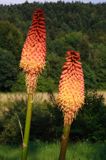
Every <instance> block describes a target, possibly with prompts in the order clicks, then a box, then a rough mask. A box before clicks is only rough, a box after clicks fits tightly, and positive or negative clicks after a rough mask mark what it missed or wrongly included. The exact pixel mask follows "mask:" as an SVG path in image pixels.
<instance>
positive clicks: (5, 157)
mask: <svg viewBox="0 0 106 160" xmlns="http://www.w3.org/2000/svg"><path fill="white" fill-rule="evenodd" d="M105 153H106V143H94V144H92V143H88V142H77V143H75V144H69V146H68V151H67V157H66V160H106V154H105ZM58 154H59V143H58V142H57V143H43V142H41V141H37V142H34V143H32V144H30V151H29V157H28V160H57V159H58ZM20 157H21V147H20V149H19V147H16V146H10V145H0V160H19V159H20Z"/></svg>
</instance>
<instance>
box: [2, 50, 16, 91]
mask: <svg viewBox="0 0 106 160" xmlns="http://www.w3.org/2000/svg"><path fill="white" fill-rule="evenodd" d="M17 72H18V69H17V62H16V59H15V56H14V55H13V54H12V53H11V52H10V51H7V50H4V49H1V48H0V90H1V91H7V90H10V88H11V87H12V85H13V83H14V81H15V80H16V75H17Z"/></svg>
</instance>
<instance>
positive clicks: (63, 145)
mask: <svg viewBox="0 0 106 160" xmlns="http://www.w3.org/2000/svg"><path fill="white" fill-rule="evenodd" d="M70 126H71V125H70V124H67V125H65V126H64V129H63V135H62V139H61V148H60V155H59V160H65V155H66V151H67V145H68V139H69V134H70Z"/></svg>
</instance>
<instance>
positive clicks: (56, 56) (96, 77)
mask: <svg viewBox="0 0 106 160" xmlns="http://www.w3.org/2000/svg"><path fill="white" fill-rule="evenodd" d="M39 7H42V8H44V10H45V17H46V28H47V51H48V53H47V66H46V68H45V71H44V72H43V75H42V77H40V79H39V81H38V84H39V87H38V90H39V91H49V90H54V91H56V90H57V86H58V81H59V78H60V73H61V67H62V64H63V62H64V55H65V52H66V50H67V49H69V48H71V49H74V50H76V51H79V52H80V53H81V61H82V64H84V65H83V68H84V73H85V83H86V87H87V88H89V89H90V88H91V89H92V88H93V89H95V88H98V89H106V71H105V68H106V66H105V64H106V63H105V61H106V54H105V53H106V47H105V43H106V27H105V24H106V18H105V10H106V4H105V3H103V4H92V3H88V4H83V3H80V2H76V3H64V2H60V1H59V2H57V3H53V2H52V3H48V2H46V3H44V4H43V3H37V2H34V3H31V4H30V3H28V2H25V3H23V4H19V5H10V6H2V5H0V35H1V36H0V47H1V48H2V49H3V50H4V49H6V50H7V51H9V52H11V53H12V54H13V55H14V56H15V58H16V62H17V64H19V59H20V53H21V48H22V46H23V37H24V39H25V37H26V34H27V31H28V27H29V26H30V24H31V15H32V13H33V11H34V10H35V9H36V8H39ZM25 13H26V14H25ZM0 74H1V73H0ZM16 77H17V81H16V83H15V84H14V83H13V85H10V87H9V88H7V89H6V91H9V90H12V91H20V90H21V91H22V90H23V91H24V90H25V85H24V84H25V83H24V78H22V77H23V76H22V74H20V72H17V74H16ZM10 80H11V81H12V77H11V78H10ZM45 80H47V81H45ZM1 83H2V84H1V85H5V81H4V82H3V81H2V82H1ZM19 84H20V85H22V87H19ZM15 85H16V87H15ZM12 86H13V87H12ZM11 87H12V88H11ZM0 90H1V89H0Z"/></svg>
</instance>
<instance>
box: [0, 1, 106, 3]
mask: <svg viewBox="0 0 106 160" xmlns="http://www.w3.org/2000/svg"><path fill="white" fill-rule="evenodd" d="M25 1H26V0H0V4H18V3H24V2H25ZM27 1H28V2H29V3H31V2H34V1H35V2H45V1H46V2H50V1H52V2H57V1H58V0H27ZM62 1H64V2H72V0H62ZM75 1H81V2H84V3H87V2H90V1H91V2H92V3H102V2H106V0H73V2H75Z"/></svg>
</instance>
